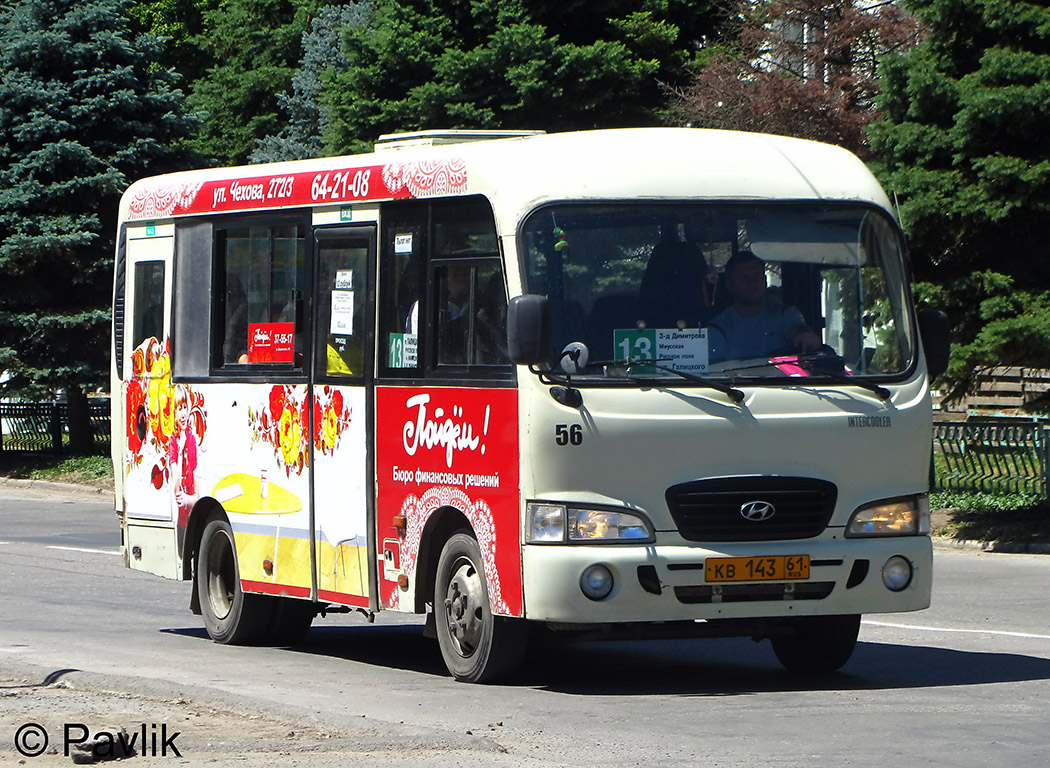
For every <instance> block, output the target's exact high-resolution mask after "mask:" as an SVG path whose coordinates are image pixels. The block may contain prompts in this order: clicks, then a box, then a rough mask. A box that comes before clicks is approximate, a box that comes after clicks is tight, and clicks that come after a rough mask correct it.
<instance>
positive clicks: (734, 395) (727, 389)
mask: <svg viewBox="0 0 1050 768" xmlns="http://www.w3.org/2000/svg"><path fill="white" fill-rule="evenodd" d="M673 359H674V358H669V357H668V358H657V359H656V360H650V359H648V358H645V359H626V360H601V361H599V362H597V363H592V365H602V366H613V365H614V366H617V367H623V368H624V370H625V371H626V372H627V374H628V375H630V376H631V378H632V379H633V380H635V381H651V380H652V379H647V378H644V377H642V376H637V375H635V374H632V373H631V372H630V369H631V367H632V366H636V365H638V366H641V365H644V366H647V367H649V368H655V369H656V370H658V371H666V372H667V373H674V374H677V375H678V376H681V377H682V378H683V379H686V380H688V381H692V382H694V383H696V384H700V385H701V386H704V387H709V388H711V389H715V390H718V391H719V392H721V393H723V394H725V395H727V396H728V397H729V399H730V400H732V401H733V402H734V403H739V402H741V401H743V399H744V393H743V391H742V390H739V389H737V388H736V387H731V386H729V385H728V384H723V383H722V382H720V381H715V380H713V379H709V378H707V377H706V376H697V375H696V374H695V373H689V372H688V371H679V370H678V369H677V368H671V367H670V366H666V365H659V363H661V362H667V361H668V360H673Z"/></svg>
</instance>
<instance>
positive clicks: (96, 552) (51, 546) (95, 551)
mask: <svg viewBox="0 0 1050 768" xmlns="http://www.w3.org/2000/svg"><path fill="white" fill-rule="evenodd" d="M47 548H48V549H61V550H64V551H66V552H87V553H88V554H92V555H119V554H120V552H114V551H113V550H111V549H85V548H84V547H60V546H58V545H57V544H48V545H47Z"/></svg>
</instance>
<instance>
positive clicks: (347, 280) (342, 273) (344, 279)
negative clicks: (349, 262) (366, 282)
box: [335, 269, 354, 291]
mask: <svg viewBox="0 0 1050 768" xmlns="http://www.w3.org/2000/svg"><path fill="white" fill-rule="evenodd" d="M335 287H336V290H339V291H349V290H352V289H353V287H354V270H352V269H340V270H337V271H336V273H335Z"/></svg>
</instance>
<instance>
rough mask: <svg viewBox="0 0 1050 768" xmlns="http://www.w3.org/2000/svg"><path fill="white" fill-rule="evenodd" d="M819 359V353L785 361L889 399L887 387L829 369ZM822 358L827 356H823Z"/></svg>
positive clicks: (890, 393)
mask: <svg viewBox="0 0 1050 768" xmlns="http://www.w3.org/2000/svg"><path fill="white" fill-rule="evenodd" d="M821 359H822V358H821V356H819V355H818V356H816V357H803V356H801V355H800V356H799V357H796V358H795V359H794V360H793V361H791V360H789V361H787V362H789V363H790V362H794V363H795V365H797V366H798V367H799V368H803V369H805V370H806V371H808V372H809V373H815V374H818V375H821V376H827V377H828V378H829V379H831V380H833V381H838V382H841V383H843V384H851V385H853V386H855V387H860V388H861V389H866V390H868V391H869V392H874V393H875V394H876V395H878V396H879V398H880V399H882V400H889V399H890V396H891V395H892V394H893V393H892V392H890V391H889V390H888V389H886V387H884V386H882V385H881V384H876V383H875V382H873V381H865V380H864V379H859V378H857V377H856V376H847V375H846V374H844V373H839V372H838V371H829V370H828V369H827V368H825V367H823V366H821V365H819V364H818V363H819V362H820V361H821ZM823 359H827V358H826V357H824V358H823Z"/></svg>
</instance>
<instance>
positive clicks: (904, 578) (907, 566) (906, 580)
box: [882, 555, 911, 592]
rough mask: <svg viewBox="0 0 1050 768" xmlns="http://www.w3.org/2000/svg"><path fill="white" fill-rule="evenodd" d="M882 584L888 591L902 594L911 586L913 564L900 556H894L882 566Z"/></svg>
mask: <svg viewBox="0 0 1050 768" xmlns="http://www.w3.org/2000/svg"><path fill="white" fill-rule="evenodd" d="M882 583H883V584H885V585H886V589H889V590H892V591H894V592H900V591H901V590H902V589H905V588H906V587H907V586H908V585H909V584H911V563H909V562H908V560H907V559H905V558H903V557H901V556H900V555H894V556H893V557H891V558H890V559H889V560H887V561H886V564H885V565H884V566H882Z"/></svg>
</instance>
